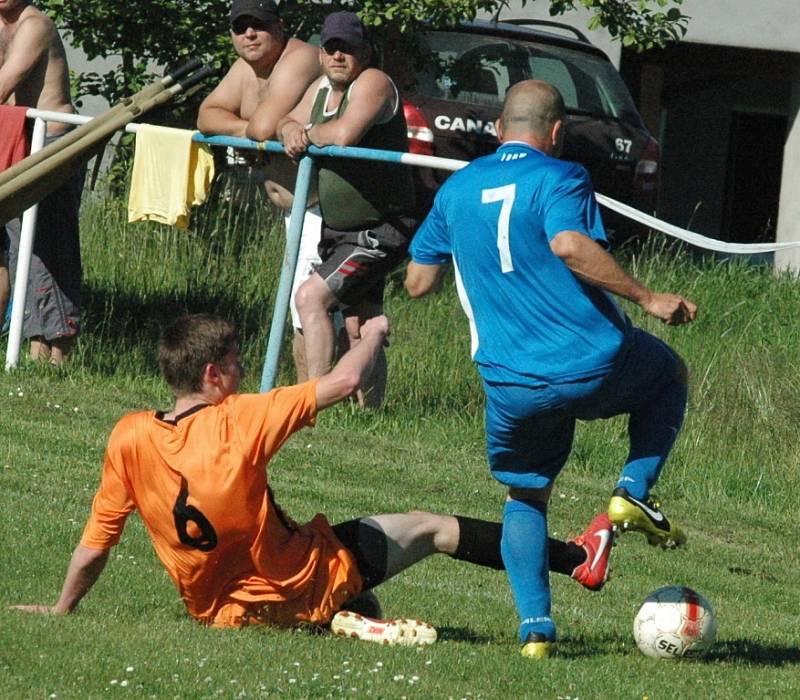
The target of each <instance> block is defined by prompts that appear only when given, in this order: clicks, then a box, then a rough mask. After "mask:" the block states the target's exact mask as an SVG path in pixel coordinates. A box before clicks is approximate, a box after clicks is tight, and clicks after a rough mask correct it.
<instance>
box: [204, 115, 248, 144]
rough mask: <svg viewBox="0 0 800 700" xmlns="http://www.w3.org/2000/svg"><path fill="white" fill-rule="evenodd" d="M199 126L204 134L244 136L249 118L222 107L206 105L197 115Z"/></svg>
mask: <svg viewBox="0 0 800 700" xmlns="http://www.w3.org/2000/svg"><path fill="white" fill-rule="evenodd" d="M197 128H198V129H199V130H200V131H202V132H203V133H204V134H219V135H221V136H236V137H240V138H244V136H245V132H246V130H247V120H245V119H242V118H241V117H239V116H238V115H236V114H234V113H233V112H229V111H228V110H227V109H222V108H221V107H206V108H204V109H201V110H200V113H199V114H198V115H197Z"/></svg>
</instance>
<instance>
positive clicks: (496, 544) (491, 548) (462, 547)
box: [452, 515, 586, 576]
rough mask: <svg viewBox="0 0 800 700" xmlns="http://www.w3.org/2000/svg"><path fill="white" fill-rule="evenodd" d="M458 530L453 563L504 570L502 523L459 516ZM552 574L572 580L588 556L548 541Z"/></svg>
mask: <svg viewBox="0 0 800 700" xmlns="http://www.w3.org/2000/svg"><path fill="white" fill-rule="evenodd" d="M455 518H456V520H458V527H459V538H458V547H457V548H456V552H455V554H453V555H452V556H453V559H460V560H461V561H468V562H470V563H471V564H478V565H479V566H488V567H490V568H492V569H505V568H506V567H505V565H504V564H503V558H502V556H501V555H500V538H501V537H502V536H503V526H502V524H501V523H492V522H488V521H486V520H476V519H475V518H467V517H465V516H463V515H456V516H455ZM547 545H548V546H547V549H548V556H549V559H550V571H555V572H556V573H559V574H566V575H567V576H571V575H572V572H573V571H574V570H575V567H576V566H579V565H580V564H582V563H583V562H584V561H585V560H586V552H585V551H584V549H583V547H579V546H578V545H577V544H573V543H572V542H562V541H561V540H554V539H553V538H552V537H548V538H547Z"/></svg>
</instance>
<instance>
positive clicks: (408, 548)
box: [364, 511, 459, 579]
mask: <svg viewBox="0 0 800 700" xmlns="http://www.w3.org/2000/svg"><path fill="white" fill-rule="evenodd" d="M364 522H366V523H367V524H369V525H371V526H372V527H375V528H378V529H379V530H381V532H382V533H383V534H384V536H385V537H386V548H387V551H386V578H387V579H389V578H391V577H392V576H395V575H396V574H399V573H400V572H401V571H403V570H404V569H407V568H408V567H409V566H411V565H412V564H416V563H417V562H418V561H420V560H421V559H424V558H425V557H427V556H429V555H431V554H436V553H441V554H455V552H456V549H457V548H458V538H459V527H458V520H456V519H455V518H454V517H453V516H452V515H437V514H435V513H426V512H423V511H412V512H410V513H393V514H389V515H375V516H373V517H370V518H364Z"/></svg>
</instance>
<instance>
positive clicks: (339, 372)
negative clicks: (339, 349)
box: [317, 316, 389, 409]
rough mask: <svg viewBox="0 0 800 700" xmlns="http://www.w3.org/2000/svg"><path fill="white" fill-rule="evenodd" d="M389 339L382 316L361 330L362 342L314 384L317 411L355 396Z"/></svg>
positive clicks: (386, 325)
mask: <svg viewBox="0 0 800 700" xmlns="http://www.w3.org/2000/svg"><path fill="white" fill-rule="evenodd" d="M388 335H389V322H388V321H387V320H386V318H385V317H384V316H377V317H375V318H371V319H369V320H368V321H367V322H366V323H365V324H364V325H363V326H362V327H361V339H360V340H359V342H358V344H357V345H356V346H355V347H353V348H352V349H351V350H348V351H347V352H346V353H345V354H344V355H343V356H342V359H340V360H339V362H337V363H336V366H335V367H334V368H333V369H332V370H331V371H330V372H328V374H326V375H324V376H323V377H320V379H319V382H318V383H317V407H318V408H319V409H323V408H326V407H327V406H331V405H333V404H335V403H338V402H339V401H342V400H344V399H346V398H347V397H348V396H351V395H352V394H354V393H355V392H356V391H357V390H358V389H359V387H360V386H361V380H362V378H363V377H365V376H366V375H367V374H368V373H369V371H370V369H371V368H372V364H373V362H374V361H375V356H376V355H377V354H378V350H380V348H381V346H382V345H383V344H384V342H385V341H386V338H387V336H388Z"/></svg>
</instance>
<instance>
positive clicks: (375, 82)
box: [355, 68, 392, 90]
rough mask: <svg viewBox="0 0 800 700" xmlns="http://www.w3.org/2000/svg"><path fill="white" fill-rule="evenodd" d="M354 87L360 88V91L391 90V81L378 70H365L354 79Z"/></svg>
mask: <svg viewBox="0 0 800 700" xmlns="http://www.w3.org/2000/svg"><path fill="white" fill-rule="evenodd" d="M355 85H358V86H360V87H361V89H364V88H368V89H373V90H374V89H381V90H391V87H392V81H391V79H390V78H389V76H388V75H386V73H384V72H383V71H382V70H379V69H378V68H367V69H366V70H365V71H364V72H363V73H362V74H361V75H359V76H358V77H357V78H356V80H355Z"/></svg>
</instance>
